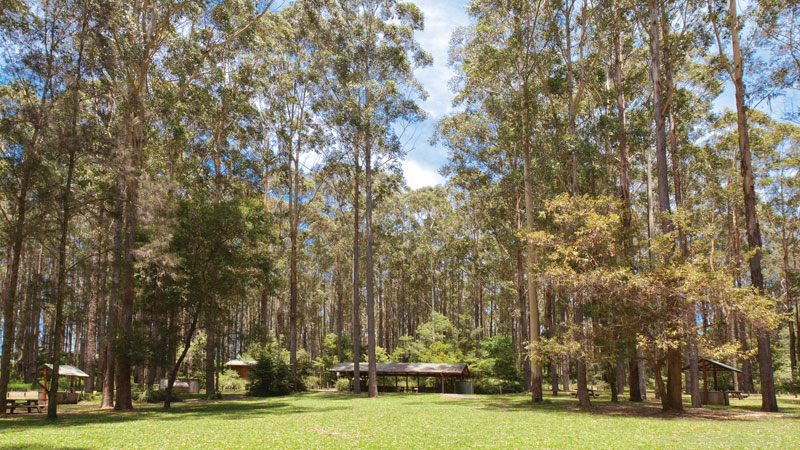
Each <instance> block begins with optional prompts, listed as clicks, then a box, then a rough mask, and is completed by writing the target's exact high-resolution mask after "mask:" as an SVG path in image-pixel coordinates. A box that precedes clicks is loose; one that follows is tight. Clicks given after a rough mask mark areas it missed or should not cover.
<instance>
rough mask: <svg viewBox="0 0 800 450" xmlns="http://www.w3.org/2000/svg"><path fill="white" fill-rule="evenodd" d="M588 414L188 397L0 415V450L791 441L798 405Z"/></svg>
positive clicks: (763, 444) (384, 400)
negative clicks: (169, 403)
mask: <svg viewBox="0 0 800 450" xmlns="http://www.w3.org/2000/svg"><path fill="white" fill-rule="evenodd" d="M603 395H604V397H602V398H601V399H599V400H594V401H593V405H594V406H593V408H592V410H590V411H588V412H584V411H580V410H579V409H577V407H576V401H575V399H574V398H573V397H570V396H568V395H567V396H564V395H561V396H559V397H556V398H554V397H546V401H545V404H543V405H541V406H537V407H535V408H532V407H531V406H530V404H529V403H528V397H527V396H525V395H506V396H472V397H467V398H464V397H461V398H456V396H442V395H440V394H406V395H403V394H382V395H381V397H380V398H378V399H377V400H370V399H367V398H365V397H355V396H353V395H348V394H337V393H322V392H316V393H305V394H299V395H292V396H288V397H278V398H270V399H251V398H240V399H227V400H222V401H214V402H206V401H187V402H183V403H178V404H175V405H174V409H173V410H172V411H168V412H165V411H163V410H162V409H160V406H155V405H137V408H136V411H134V412H131V413H114V412H108V411H101V410H99V409H98V408H97V405H77V406H65V407H63V408H62V409H61V411H62V414H61V415H60V417H59V419H58V421H57V422H56V423H52V422H49V421H47V419H46V418H45V417H43V416H42V415H35V414H32V415H26V414H19V415H15V416H13V417H5V418H0V449H12V448H13V449H30V450H33V449H37V450H39V449H42V450H44V449H56V448H58V449H97V448H115V449H154V448H164V449H210V448H218V449H233V448H247V449H250V448H254V449H255V448H257V449H263V448H326V449H327V448H353V447H355V446H358V447H361V448H592V449H599V448H619V449H630V448H647V449H651V448H686V449H695V448H757V449H763V448H787V449H788V448H798V447H800V401H798V400H795V399H788V398H786V399H780V400H779V404H780V406H781V408H782V412H781V413H778V414H763V413H760V412H758V407H759V399H757V398H750V399H746V400H732V407H730V408H727V407H724V408H723V407H716V408H703V409H701V410H693V411H691V412H688V413H686V414H682V415H664V414H662V413H661V412H660V408H659V406H658V405H657V404H655V403H647V404H645V405H644V406H642V405H635V404H629V403H622V404H621V405H612V404H611V403H610V402H609V401H608V397H607V395H608V394H603Z"/></svg>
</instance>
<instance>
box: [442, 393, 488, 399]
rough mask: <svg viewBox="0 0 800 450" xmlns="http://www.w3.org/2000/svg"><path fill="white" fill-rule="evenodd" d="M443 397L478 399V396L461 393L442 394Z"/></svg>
mask: <svg viewBox="0 0 800 450" xmlns="http://www.w3.org/2000/svg"><path fill="white" fill-rule="evenodd" d="M442 397H444V398H452V399H453V400H480V399H479V398H478V397H469V396H466V395H463V394H442Z"/></svg>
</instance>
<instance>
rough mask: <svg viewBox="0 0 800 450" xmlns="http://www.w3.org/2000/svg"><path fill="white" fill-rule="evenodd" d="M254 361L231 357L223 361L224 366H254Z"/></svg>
mask: <svg viewBox="0 0 800 450" xmlns="http://www.w3.org/2000/svg"><path fill="white" fill-rule="evenodd" d="M255 365H256V362H255V361H250V360H246V359H232V360H230V361H228V362H226V363H225V367H248V366H255Z"/></svg>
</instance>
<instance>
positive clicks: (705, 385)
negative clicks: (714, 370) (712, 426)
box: [703, 362, 708, 403]
mask: <svg viewBox="0 0 800 450" xmlns="http://www.w3.org/2000/svg"><path fill="white" fill-rule="evenodd" d="M703 403H708V365H707V364H706V363H705V362H703Z"/></svg>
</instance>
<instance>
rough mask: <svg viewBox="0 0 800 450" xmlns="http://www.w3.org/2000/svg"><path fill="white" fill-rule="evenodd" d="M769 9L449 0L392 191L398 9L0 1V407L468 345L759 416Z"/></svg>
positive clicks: (792, 237) (794, 320)
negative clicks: (436, 86) (435, 71)
mask: <svg viewBox="0 0 800 450" xmlns="http://www.w3.org/2000/svg"><path fill="white" fill-rule="evenodd" d="M794 3H796V2H781V1H774V0H758V1H753V2H749V3H748V4H747V5H746V6H747V8H746V9H744V10H741V11H740V10H737V4H736V2H735V0H732V1H730V2H725V1H719V0H708V1H701V2H698V1H689V2H676V1H672V0H649V1H644V2H643V1H631V2H622V1H620V0H599V1H594V2H590V1H588V0H538V1H537V0H528V1H525V0H505V1H500V0H472V1H471V2H470V4H469V6H468V10H467V11H468V14H469V17H470V22H469V23H466V24H464V27H463V28H461V29H459V30H458V31H457V32H456V33H455V34H454V35H453V36H452V39H451V50H450V64H451V66H452V68H453V70H454V71H455V73H456V77H455V78H454V79H453V80H451V83H450V86H451V88H452V89H453V91H454V93H455V100H454V104H455V106H456V108H455V112H454V113H452V114H450V115H449V116H447V117H446V118H444V119H442V120H441V121H439V123H438V124H437V127H436V131H435V134H434V135H433V136H432V137H431V140H432V142H433V143H434V144H436V145H440V146H443V147H445V148H447V149H448V154H449V160H448V163H447V165H446V166H445V167H444V168H443V169H442V173H443V175H445V176H446V178H447V183H446V184H444V185H442V186H436V187H426V188H421V189H416V190H412V189H409V188H408V187H407V186H406V185H405V182H404V180H403V177H402V174H401V171H400V162H401V161H402V158H403V156H404V153H405V151H406V150H407V148H406V144H407V136H408V134H409V133H412V132H413V129H414V128H413V127H414V124H415V123H417V122H419V121H421V120H423V119H424V111H423V110H422V109H421V108H420V107H419V102H420V101H421V100H423V99H424V98H425V96H426V92H425V91H424V89H423V87H422V86H421V84H420V83H419V82H418V81H417V80H416V79H415V78H414V71H415V70H416V69H418V68H421V67H425V66H427V65H429V64H430V63H431V57H430V55H429V54H427V53H426V52H425V49H423V48H421V47H420V45H419V44H418V42H417V41H416V40H415V32H417V31H419V30H421V29H422V28H423V23H424V18H423V15H422V13H421V11H420V10H419V8H417V7H416V6H415V5H414V4H413V3H402V2H398V1H392V0H362V1H357V0H353V1H351V0H338V1H333V0H331V1H328V0H297V1H295V2H286V3H282V4H277V3H273V2H271V1H266V2H265V1H250V0H230V1H211V0H135V1H118V0H51V1H24V0H0V41H2V57H0V63H1V64H2V73H1V74H0V99H1V101H0V151H1V152H2V164H1V165H0V211H1V212H2V221H0V231H2V235H3V239H2V242H1V243H0V246H2V252H1V253H0V255H1V256H0V259H1V260H2V265H1V267H2V269H0V271H2V276H3V278H2V279H3V282H2V305H3V311H2V325H3V327H2V358H1V359H0V399H5V397H6V391H7V390H8V386H9V383H12V384H13V383H36V382H37V381H36V380H37V376H38V373H39V369H40V367H41V366H42V364H44V363H53V364H55V365H59V364H70V365H74V366H77V367H79V368H81V369H83V370H84V371H86V372H87V373H88V374H90V376H91V378H90V379H89V381H88V383H87V384H86V388H85V389H86V390H87V392H91V391H93V390H97V391H101V392H102V402H103V405H104V406H106V407H112V406H113V407H115V408H116V409H119V410H125V409H130V408H132V400H133V393H134V392H136V390H137V386H138V387H139V389H142V390H147V389H149V388H150V387H151V386H153V384H154V383H156V382H157V380H158V379H160V378H169V379H170V384H171V382H174V380H175V379H176V378H184V377H189V378H196V379H201V380H202V381H203V384H204V386H205V389H206V395H208V396H209V397H212V396H214V395H215V392H217V391H218V390H219V389H220V376H221V375H222V377H223V381H224V380H225V377H230V374H227V373H224V372H223V370H224V367H223V364H224V363H225V362H226V361H228V360H229V359H233V358H237V357H247V356H248V355H253V354H255V353H257V352H263V351H264V349H267V351H268V352H273V353H279V354H282V355H285V358H286V359H287V363H288V364H289V367H290V368H291V371H292V374H293V375H294V376H296V377H298V379H301V380H302V382H303V383H305V384H307V385H308V386H319V385H330V383H332V380H331V378H330V376H329V374H328V372H327V369H328V368H329V367H330V366H331V365H332V364H334V363H336V362H339V361H352V360H353V359H354V358H353V355H356V356H357V358H356V359H359V360H360V361H364V362H367V361H368V362H369V371H368V372H369V373H368V374H365V375H368V379H369V384H368V386H369V387H368V389H369V393H370V395H377V380H376V377H375V373H374V370H375V363H376V362H378V361H424V362H467V363H468V364H469V365H470V370H471V371H472V373H473V374H474V375H475V376H476V384H477V386H478V387H479V388H480V389H482V390H485V391H494V390H499V389H504V390H505V391H506V392H507V391H509V390H522V389H527V390H530V392H531V398H532V401H533V402H534V403H536V402H538V401H541V400H542V391H543V389H550V390H552V392H553V393H558V392H559V391H569V390H573V391H574V390H577V396H578V398H579V400H580V403H581V405H582V406H588V405H589V401H590V399H589V396H588V395H587V386H590V385H607V386H608V388H609V389H611V390H612V394H613V398H614V400H616V399H617V397H618V395H622V393H623V392H625V393H626V395H627V396H628V397H629V398H630V399H631V400H634V401H636V400H641V399H642V397H643V396H645V395H648V396H649V395H656V396H657V397H658V398H660V399H661V402H662V405H663V407H664V409H667V410H679V409H682V408H683V406H682V404H681V397H680V396H681V392H682V391H683V386H682V384H681V383H682V372H681V371H682V368H683V367H684V365H686V366H688V370H687V375H686V386H687V388H688V390H689V393H690V394H691V396H692V405H693V406H699V402H700V396H699V386H698V384H699V375H698V358H699V357H707V358H713V359H716V360H720V361H724V362H727V363H729V364H731V365H733V366H736V367H740V368H741V369H742V373H741V375H734V376H733V377H732V378H731V379H729V380H726V381H725V382H726V383H728V384H729V386H730V387H731V388H733V389H735V390H742V391H747V392H757V391H758V392H760V393H761V394H762V402H763V408H764V409H765V410H769V411H774V410H776V409H777V404H776V402H775V395H776V392H796V391H797V390H798V387H799V386H798V375H797V365H798V357H800V346H799V345H798V341H797V338H798V328H797V327H798V323H800V317H798V309H797V307H798V305H797V286H798V265H797V253H798V201H799V200H800V189H799V187H800V186H798V179H797V169H798V165H799V164H800V160H798V156H800V154H798V150H799V149H798V143H799V142H800V128H798V127H797V125H796V123H797V115H796V114H797V112H798V111H790V112H789V113H787V114H786V115H785V116H783V115H781V116H780V117H777V116H778V115H777V114H775V115H772V116H770V115H767V114H763V113H761V112H759V109H758V108H757V107H758V106H759V105H761V106H763V105H764V104H766V103H769V102H771V101H773V100H775V99H778V98H780V97H781V96H785V95H789V96H792V95H793V93H794V92H795V90H796V89H797V88H798V87H800V78H798V77H800V64H798V61H800V41H798V37H799V36H800V19H799V18H798V14H800V9H798V8H799V7H798V5H797V4H794ZM726 86H727V90H728V92H734V93H735V110H734V111H730V110H726V111H725V112H723V113H721V114H720V113H715V112H714V110H713V108H712V103H713V101H714V99H715V98H717V97H718V96H719V95H720V94H721V93H722V92H723V90H724V89H726ZM56 373H57V371H55V372H54V375H53V379H51V380H50V382H49V383H48V386H49V388H50V389H51V392H53V391H54V390H55V389H57V386H58V383H57V381H58V380H57V375H55V374H56ZM39 381H41V379H39ZM223 384H224V383H223ZM355 388H356V389H359V385H358V384H356V385H355ZM653 391H655V392H653ZM52 398H55V396H51V399H52ZM0 404H2V405H3V406H2V409H3V410H4V409H5V405H4V402H2V403H0ZM167 406H168V404H167ZM51 414H53V415H54V414H55V405H54V404H53V405H51Z"/></svg>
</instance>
